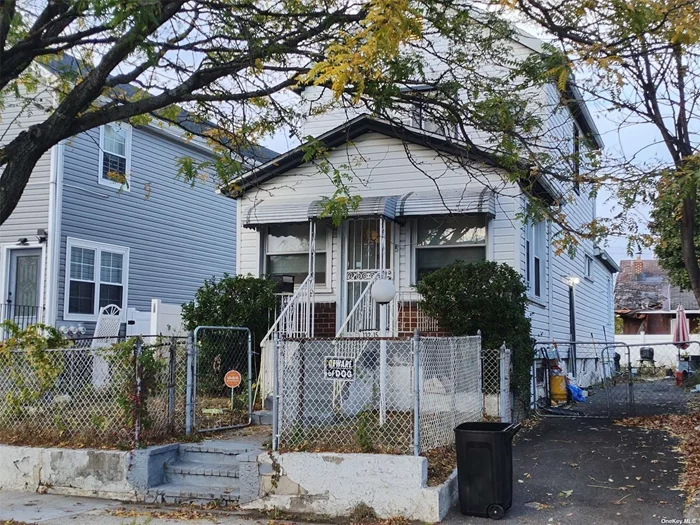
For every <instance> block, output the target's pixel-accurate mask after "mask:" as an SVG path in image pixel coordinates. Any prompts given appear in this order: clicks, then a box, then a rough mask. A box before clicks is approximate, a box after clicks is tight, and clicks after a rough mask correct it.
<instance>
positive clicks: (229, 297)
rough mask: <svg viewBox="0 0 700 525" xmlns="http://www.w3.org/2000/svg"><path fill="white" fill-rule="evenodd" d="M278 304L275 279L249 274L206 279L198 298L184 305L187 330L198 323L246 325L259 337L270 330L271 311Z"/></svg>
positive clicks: (203, 324)
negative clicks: (276, 301) (276, 302)
mask: <svg viewBox="0 0 700 525" xmlns="http://www.w3.org/2000/svg"><path fill="white" fill-rule="evenodd" d="M274 306H275V283H274V282H273V281H270V280H268V279H261V278H257V277H252V276H250V275H246V276H241V275H236V276H235V277H231V276H230V275H228V274H224V276H223V277H222V278H221V279H219V280H217V279H216V278H211V279H207V280H206V281H204V284H203V285H202V286H201V287H200V288H199V290H197V293H196V294H195V300H194V301H191V302H189V303H186V304H184V305H182V318H183V320H184V321H185V328H187V330H194V329H195V328H197V327H198V326H244V327H247V328H249V329H250V330H251V332H253V338H254V340H255V339H256V338H257V340H258V341H259V339H260V338H262V337H263V336H264V335H265V333H266V332H267V330H268V328H269V326H268V319H269V313H270V311H271V310H272V309H273V308H274Z"/></svg>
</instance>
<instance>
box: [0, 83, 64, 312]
mask: <svg viewBox="0 0 700 525" xmlns="http://www.w3.org/2000/svg"><path fill="white" fill-rule="evenodd" d="M19 90H20V94H21V96H20V97H19V98H17V97H16V96H15V94H14V93H12V92H7V93H5V94H4V97H3V100H2V110H1V111H2V113H1V115H0V144H7V143H9V142H10V141H11V140H13V139H14V138H16V137H17V136H18V135H19V134H20V133H22V132H24V131H26V130H27V129H29V127H31V126H33V125H35V124H40V123H41V122H43V121H44V120H46V118H47V117H48V113H47V112H46V111H44V109H43V108H47V107H50V106H51V105H52V101H53V93H52V91H51V90H49V89H48V88H47V87H46V86H45V85H43V84H40V85H38V86H37V91H36V92H35V93H32V94H31V95H28V94H27V93H26V90H25V88H24V87H22V86H20V88H19ZM25 96H26V97H27V98H30V99H32V103H28V102H27V100H26V99H24V97H25ZM0 173H1V171H0ZM50 173H51V151H50V150H49V151H47V152H46V153H45V154H44V155H42V156H41V158H40V159H39V160H38V162H37V163H36V165H35V166H34V169H33V170H32V174H31V176H30V177H29V181H28V182H27V185H26V186H25V188H24V191H23V192H22V196H21V197H20V199H19V202H18V203H17V206H16V207H15V209H14V210H13V212H12V214H11V215H10V216H9V217H8V219H7V220H6V221H5V222H4V223H3V224H1V225H0V246H1V245H10V246H13V245H16V244H17V242H18V240H19V239H25V238H26V239H28V240H29V242H30V243H32V244H33V243H35V242H37V230H44V229H46V230H48V227H49V188H50ZM37 247H39V246H37ZM5 253H9V252H5ZM1 258H2V253H0V259H1ZM45 259H46V258H45V257H42V258H41V264H42V269H43V270H45V268H44V266H45V264H46V263H45ZM3 266H5V264H4V262H3V261H2V260H0V268H2V267H3ZM8 267H9V265H8ZM42 275H43V276H44V277H45V276H46V271H42ZM6 277H7V276H4V275H0V279H5V278H6ZM45 287H46V283H43V289H45ZM0 288H2V287H1V286H0ZM45 296H46V293H43V294H42V304H41V306H44V304H43V302H44V297H45ZM6 299H7V297H0V302H4V301H5V300H6Z"/></svg>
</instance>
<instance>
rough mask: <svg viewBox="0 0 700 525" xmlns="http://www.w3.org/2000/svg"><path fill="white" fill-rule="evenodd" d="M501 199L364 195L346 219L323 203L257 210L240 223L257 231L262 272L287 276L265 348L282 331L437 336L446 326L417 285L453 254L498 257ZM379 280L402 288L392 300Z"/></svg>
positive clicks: (266, 205)
mask: <svg viewBox="0 0 700 525" xmlns="http://www.w3.org/2000/svg"><path fill="white" fill-rule="evenodd" d="M494 199H495V196H494V194H493V193H492V192H490V191H488V190H485V189H481V191H472V192H466V191H464V190H461V191H459V192H449V191H446V192H442V193H433V194H418V193H409V194H406V195H404V196H381V197H365V198H363V200H362V202H361V204H360V205H359V206H358V208H357V209H355V210H349V211H348V216H347V218H346V219H345V220H343V221H342V222H341V223H340V224H339V225H334V224H332V223H331V221H330V220H328V219H326V218H324V213H323V202H322V201H318V200H317V201H312V202H308V201H306V202H297V201H294V202H292V201H282V202H278V201H274V200H271V201H262V202H259V203H257V204H255V205H254V206H252V207H250V208H249V209H247V210H246V211H245V213H244V217H243V218H242V222H243V223H244V235H246V236H248V233H247V232H251V233H252V231H254V233H255V235H256V236H257V239H255V240H257V241H258V243H259V244H258V245H259V248H260V249H259V252H258V253H259V258H258V262H257V264H256V266H257V268H256V270H257V271H256V272H255V273H257V274H258V275H266V276H268V277H271V278H274V279H277V280H279V281H280V282H286V283H287V285H286V287H285V288H284V289H281V290H280V291H281V293H280V301H279V309H278V312H276V315H275V322H274V324H273V326H272V327H271V329H270V331H269V332H268V333H267V334H266V336H265V337H264V338H263V340H262V341H261V343H262V346H263V347H264V346H265V345H266V344H267V343H268V342H269V341H270V340H271V339H272V337H273V335H274V334H275V333H277V334H278V335H280V336H284V337H313V336H316V337H376V336H378V335H379V334H380V333H381V334H385V335H386V336H390V337H399V336H405V335H406V336H407V335H410V334H412V333H413V332H414V330H416V329H418V330H419V331H420V332H421V333H423V334H424V335H428V334H430V335H438V334H439V333H440V327H439V324H438V323H437V322H436V320H434V319H431V318H430V317H429V316H427V315H426V314H425V313H424V312H423V311H422V310H421V308H420V306H419V305H420V299H421V298H420V296H419V294H418V293H417V292H416V289H415V285H416V284H417V282H418V281H419V280H420V279H421V277H422V276H423V275H426V274H427V273H430V272H432V271H434V270H437V269H439V268H441V267H444V266H447V265H449V264H451V263H453V262H455V261H459V260H461V261H479V260H486V259H490V258H492V256H493V247H492V240H491V239H490V236H489V235H488V233H489V223H490V222H491V220H492V219H493V218H494V217H495V203H494ZM251 240H252V239H251ZM241 271H242V272H244V271H245V268H241ZM378 280H389V281H391V282H392V284H393V286H394V288H395V290H396V294H395V297H394V299H393V300H392V301H391V302H390V303H389V304H388V305H387V306H385V307H381V306H380V305H379V304H377V302H376V301H375V300H374V299H373V297H372V294H371V290H372V285H373V284H374V283H375V282H377V281H378ZM291 282H293V287H292V284H291ZM383 308H384V309H385V312H384V313H385V314H386V315H382V309H383ZM381 319H386V320H385V321H381Z"/></svg>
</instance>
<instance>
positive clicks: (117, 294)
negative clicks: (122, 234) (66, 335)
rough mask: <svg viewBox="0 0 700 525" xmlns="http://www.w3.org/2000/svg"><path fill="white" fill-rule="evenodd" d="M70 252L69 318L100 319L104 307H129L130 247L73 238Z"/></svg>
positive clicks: (67, 273)
mask: <svg viewBox="0 0 700 525" xmlns="http://www.w3.org/2000/svg"><path fill="white" fill-rule="evenodd" d="M66 253H67V257H68V271H67V272H66V301H65V303H66V304H65V307H64V310H65V312H64V317H65V318H67V319H71V318H75V319H90V318H96V317H97V314H98V313H99V310H100V308H102V307H103V306H107V305H110V304H115V305H117V306H119V307H120V308H123V307H124V306H125V303H126V301H125V297H126V281H127V273H128V265H129V249H128V248H124V247H121V246H112V245H107V244H101V243H93V242H90V241H81V240H78V239H71V238H69V239H68V244H67V247H66Z"/></svg>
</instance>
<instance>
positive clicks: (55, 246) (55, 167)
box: [44, 142, 64, 326]
mask: <svg viewBox="0 0 700 525" xmlns="http://www.w3.org/2000/svg"><path fill="white" fill-rule="evenodd" d="M63 149H64V145H63V142H59V143H58V144H55V145H53V146H52V147H51V163H50V168H49V221H48V230H49V232H48V234H49V235H48V242H47V253H46V295H45V297H46V299H45V301H46V317H45V318H44V323H46V324H47V325H50V326H54V325H55V324H56V317H57V311H58V269H59V260H60V255H61V215H62V213H61V211H62V210H61V208H62V204H63Z"/></svg>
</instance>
